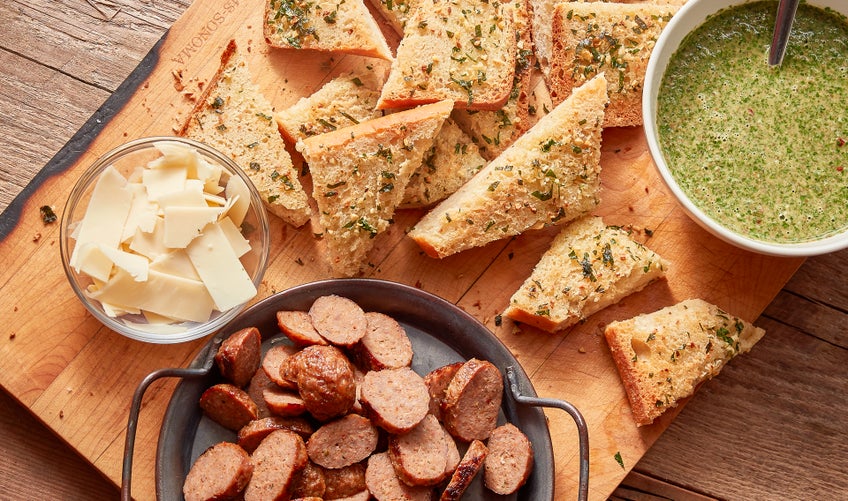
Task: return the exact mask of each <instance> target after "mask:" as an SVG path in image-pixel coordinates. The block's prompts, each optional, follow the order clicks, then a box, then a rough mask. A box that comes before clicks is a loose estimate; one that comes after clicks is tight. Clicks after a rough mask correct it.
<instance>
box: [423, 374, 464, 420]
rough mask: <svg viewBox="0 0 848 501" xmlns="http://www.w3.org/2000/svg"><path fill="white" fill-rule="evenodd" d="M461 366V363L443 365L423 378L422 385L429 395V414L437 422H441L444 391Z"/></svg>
mask: <svg viewBox="0 0 848 501" xmlns="http://www.w3.org/2000/svg"><path fill="white" fill-rule="evenodd" d="M462 364H463V362H455V363H452V364H448V365H443V366H442V367H437V368H435V369H433V370H431V371H430V372H428V373H427V375H426V376H424V383H425V384H426V385H427V391H428V392H429V393H430V414H432V415H434V416H436V418H437V419H438V420H439V421H441V420H442V401H443V400H444V399H445V390H446V389H447V388H448V385H449V384H450V382H451V379H453V376H454V374H456V371H458V370H459V368H460V367H462Z"/></svg>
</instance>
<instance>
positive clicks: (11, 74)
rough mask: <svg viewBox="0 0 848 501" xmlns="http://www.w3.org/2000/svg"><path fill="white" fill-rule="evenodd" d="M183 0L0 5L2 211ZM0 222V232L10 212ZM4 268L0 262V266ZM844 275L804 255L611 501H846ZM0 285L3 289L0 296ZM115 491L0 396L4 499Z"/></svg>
mask: <svg viewBox="0 0 848 501" xmlns="http://www.w3.org/2000/svg"><path fill="white" fill-rule="evenodd" d="M232 2H233V3H234V4H238V1H237V0H232ZM190 3H191V2H189V1H187V0H29V1H27V2H24V1H21V0H5V1H4V2H0V26H2V27H3V35H2V38H0V74H2V78H0V109H2V110H3V113H2V115H0V124H2V130H3V131H4V134H3V138H2V139H1V140H0V211H5V210H6V208H7V207H8V206H9V205H10V204H12V201H13V200H14V199H15V197H18V196H21V197H27V196H28V194H29V192H28V191H27V186H29V185H30V182H31V181H32V180H33V178H34V177H35V176H36V174H37V173H39V171H41V169H42V167H43V166H45V165H46V164H47V163H48V162H49V161H50V159H51V158H52V157H53V156H54V155H55V154H56V153H57V152H59V151H60V149H61V148H62V147H63V146H64V145H65V144H66V143H68V141H69V140H71V138H72V136H73V135H74V133H75V132H76V131H77V130H79V129H80V128H81V127H82V126H83V124H85V122H86V121H87V120H89V118H90V117H91V116H92V114H94V113H95V112H96V111H97V110H98V108H99V107H100V106H101V105H102V104H103V103H104V102H105V101H106V99H107V98H108V97H109V96H110V95H111V94H112V93H113V92H115V91H116V89H117V88H118V86H119V85H120V84H121V83H122V82H123V81H124V80H125V79H126V77H127V76H128V75H129V74H130V73H131V72H132V70H133V69H134V68H135V67H136V65H137V64H138V63H139V62H140V61H141V60H142V58H143V57H144V56H145V55H146V54H147V53H148V51H149V50H150V49H151V47H153V46H154V44H155V43H156V42H157V41H158V40H159V39H160V38H161V37H162V36H163V34H164V33H165V32H166V31H167V30H168V28H169V27H170V26H171V25H172V23H173V22H174V21H175V20H176V19H177V18H178V17H179V16H180V15H181V14H182V12H183V11H184V10H185V9H186V8H188V6H189V5H190ZM2 218H3V219H1V220H0V225H2V224H6V223H8V222H9V221H10V220H11V218H12V215H11V214H9V213H8V212H3V215H2ZM33 238H35V236H34V237H33ZM10 261H11V259H10V256H7V255H0V263H6V262H10ZM846 281H848V251H842V252H838V253H834V254H831V255H826V256H819V257H814V258H810V259H808V260H807V261H806V262H805V263H804V264H803V265H802V266H801V268H800V269H799V270H798V272H797V273H796V274H795V275H794V277H793V278H792V279H791V280H789V282H788V283H787V284H786V285H785V286H784V288H783V289H782V290H781V291H780V292H779V293H778V294H777V296H776V297H775V298H774V300H773V301H772V302H771V304H769V306H768V307H767V308H766V309H765V311H764V313H763V315H762V316H761V317H760V318H758V319H756V321H755V323H756V324H757V325H759V326H761V327H763V328H765V329H766V331H767V335H766V337H765V338H764V339H763V340H762V341H761V342H760V343H759V344H758V345H757V346H756V347H755V349H754V350H753V351H752V353H750V354H749V355H746V356H743V357H740V358H739V359H737V360H735V361H734V362H733V363H731V364H730V365H729V366H728V367H727V368H726V369H725V371H724V372H722V374H721V376H720V377H718V378H716V379H715V380H713V381H711V382H709V383H707V384H705V385H704V386H703V387H702V388H701V389H700V390H699V392H698V394H697V395H696V398H694V399H692V401H691V402H690V403H689V404H688V405H687V406H686V407H685V408H684V410H683V411H682V412H681V413H680V415H679V416H678V417H677V418H676V419H675V420H674V421H673V423H672V424H671V426H670V427H669V428H668V429H667V430H666V431H665V433H664V434H663V435H662V436H661V437H660V438H659V440H658V441H657V442H656V443H655V444H654V445H653V447H652V448H651V449H650V450H649V451H648V453H647V454H646V455H644V456H643V457H642V459H641V460H640V461H639V462H638V464H636V465H628V468H630V467H632V468H633V471H632V472H631V473H630V474H629V475H628V476H627V477H626V479H625V480H624V482H623V483H622V484H621V485H620V487H619V488H618V489H617V490H616V491H615V493H614V494H613V497H614V498H620V499H657V498H671V499H709V498H720V499H776V498H779V499H846V498H848V455H846V454H845V452H844V450H845V447H846V445H848V417H846V416H848V286H846ZM6 286H7V284H6V283H2V284H0V287H2V288H3V293H6V292H8V291H7V290H6V289H5V287H6ZM47 311H48V312H49V313H50V314H61V312H56V311H50V310H49V308H48V309H47ZM7 328H8V327H7ZM11 328H12V329H14V326H12V327H11ZM4 330H5V329H4ZM0 370H2V368H0ZM117 494H118V490H117V487H116V486H115V485H113V484H112V482H111V481H109V480H108V479H106V478H104V477H102V476H101V474H100V473H99V472H98V470H97V469H95V468H94V467H93V466H92V465H90V464H89V463H88V461H87V460H85V459H83V458H81V457H80V456H78V455H77V454H76V453H75V452H74V450H73V449H72V448H70V447H69V446H67V445H66V444H65V443H63V442H62V440H61V439H60V438H58V437H57V436H56V435H54V434H53V432H52V431H51V430H50V429H49V428H47V427H46V426H44V425H43V424H42V423H41V422H39V420H38V419H37V418H36V417H34V416H33V415H32V414H30V412H29V411H28V410H27V409H26V408H25V407H24V406H22V405H21V404H20V403H19V402H18V401H17V400H16V398H15V397H14V396H11V395H9V394H8V393H7V392H5V391H4V392H0V499H110V498H115V497H117Z"/></svg>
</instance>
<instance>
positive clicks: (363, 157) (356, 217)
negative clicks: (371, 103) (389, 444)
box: [298, 101, 453, 276]
mask: <svg viewBox="0 0 848 501" xmlns="http://www.w3.org/2000/svg"><path fill="white" fill-rule="evenodd" d="M452 108H453V104H452V103H451V102H450V101H441V102H438V103H433V104H430V105H426V106H421V107H418V108H413V109H410V110H406V111H402V112H398V113H394V114H391V115H386V116H384V117H380V118H376V119H374V120H369V121H366V122H361V123H360V124H357V125H353V126H351V127H345V128H342V129H337V130H334V131H332V132H328V133H326V134H321V135H318V136H312V137H308V138H306V139H304V140H302V141H301V142H300V143H299V146H298V150H299V151H300V152H301V153H302V154H303V157H304V158H305V159H306V161H307V162H308V163H309V170H310V172H311V173H312V184H313V198H314V199H315V201H316V203H317V205H318V209H319V225H320V227H321V231H322V232H323V240H324V242H325V243H326V252H327V255H328V260H329V262H330V265H331V266H332V268H333V272H334V273H335V274H336V275H338V276H353V275H357V274H359V273H360V272H361V271H362V270H363V266H364V265H365V264H366V258H367V255H368V252H369V251H370V250H371V248H372V247H373V245H374V237H375V236H377V235H378V234H379V233H381V232H382V231H384V230H385V229H386V228H387V227H388V226H389V224H391V220H392V216H393V214H394V211H395V209H396V208H397V206H398V205H399V204H400V202H401V199H402V197H403V194H404V190H405V188H406V185H407V183H408V182H409V178H410V177H411V176H412V173H413V172H414V171H415V169H416V168H418V166H419V165H421V161H422V159H423V158H424V154H425V152H426V151H427V150H428V149H429V148H430V146H431V145H432V144H433V139H434V138H435V137H436V135H437V134H438V133H439V130H440V129H441V127H442V124H443V123H444V121H445V119H447V117H448V116H449V115H450V112H451V110H452Z"/></svg>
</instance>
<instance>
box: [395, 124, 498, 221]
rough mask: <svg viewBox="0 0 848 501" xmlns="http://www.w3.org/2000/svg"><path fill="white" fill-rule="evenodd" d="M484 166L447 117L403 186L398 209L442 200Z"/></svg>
mask: <svg viewBox="0 0 848 501" xmlns="http://www.w3.org/2000/svg"><path fill="white" fill-rule="evenodd" d="M485 164H486V160H485V159H484V158H483V157H482V156H481V155H480V150H479V149H478V148H477V145H476V144H475V143H474V141H472V140H471V138H469V137H468V135H466V134H465V132H463V131H462V129H460V128H459V126H458V125H456V123H455V122H454V121H453V120H451V119H450V118H448V119H447V120H445V123H444V125H443V126H442V130H441V131H439V135H438V136H436V139H435V141H433V146H431V147H430V149H429V150H428V151H427V153H426V154H425V155H424V161H423V162H422V163H421V166H420V167H418V169H416V170H415V172H414V173H413V174H412V178H411V179H410V180H409V184H407V185H406V190H405V192H404V194H403V201H402V202H401V207H402V208H412V207H427V206H430V205H433V204H435V203H437V202H440V201H442V200H444V199H445V198H447V197H448V196H450V195H452V194H453V193H454V192H455V191H456V190H458V189H459V188H460V187H461V186H462V185H464V184H465V183H466V182H468V180H469V179H471V178H472V177H474V175H475V174H477V173H478V172H480V169H482V168H483V166H484V165H485Z"/></svg>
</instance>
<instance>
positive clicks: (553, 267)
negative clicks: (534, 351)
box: [504, 216, 668, 332]
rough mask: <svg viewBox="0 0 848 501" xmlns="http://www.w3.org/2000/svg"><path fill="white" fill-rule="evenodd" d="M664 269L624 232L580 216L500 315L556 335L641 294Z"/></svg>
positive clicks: (655, 256) (657, 258)
mask: <svg viewBox="0 0 848 501" xmlns="http://www.w3.org/2000/svg"><path fill="white" fill-rule="evenodd" d="M667 269H668V263H667V262H666V261H665V260H664V259H663V258H661V257H660V256H659V255H658V254H656V253H655V252H653V251H651V250H650V249H648V248H647V247H645V246H644V245H642V244H640V243H638V242H636V241H635V240H633V239H632V238H631V237H630V235H629V234H628V232H627V231H626V230H624V229H622V228H620V227H617V226H606V225H605V224H604V222H603V220H602V219H601V218H600V217H597V216H585V217H583V218H580V219H578V220H576V221H574V222H573V223H570V224H568V225H566V226H565V227H564V228H563V229H562V231H560V233H559V234H558V235H557V236H556V238H554V240H553V242H552V243H551V246H550V248H549V249H548V250H547V251H546V252H545V254H544V255H543V256H542V258H541V259H540V260H539V262H538V264H537V265H536V267H535V268H534V269H533V272H532V273H531V275H530V276H529V277H528V278H527V280H526V281H525V282H524V284H522V286H521V287H520V288H519V289H518V290H517V291H516V292H515V294H513V295H512V298H511V299H510V301H509V306H508V307H507V309H506V311H505V312H504V316H506V317H509V318H511V319H513V320H516V321H518V322H522V323H525V324H529V325H533V326H535V327H538V328H540V329H542V330H545V331H548V332H555V331H560V330H563V329H566V328H568V327H571V326H572V325H574V324H576V323H577V322H579V321H581V320H583V319H585V318H586V317H588V316H589V315H591V314H593V313H595V312H597V311H600V310H602V309H604V308H606V307H607V306H609V305H611V304H615V303H617V302H619V301H620V300H621V299H622V298H624V297H625V296H628V295H630V294H632V293H634V292H637V291H640V290H642V289H643V288H644V287H645V286H646V285H648V284H649V283H651V282H652V281H654V280H656V279H658V278H661V277H664V276H665V272H666V270H667Z"/></svg>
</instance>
